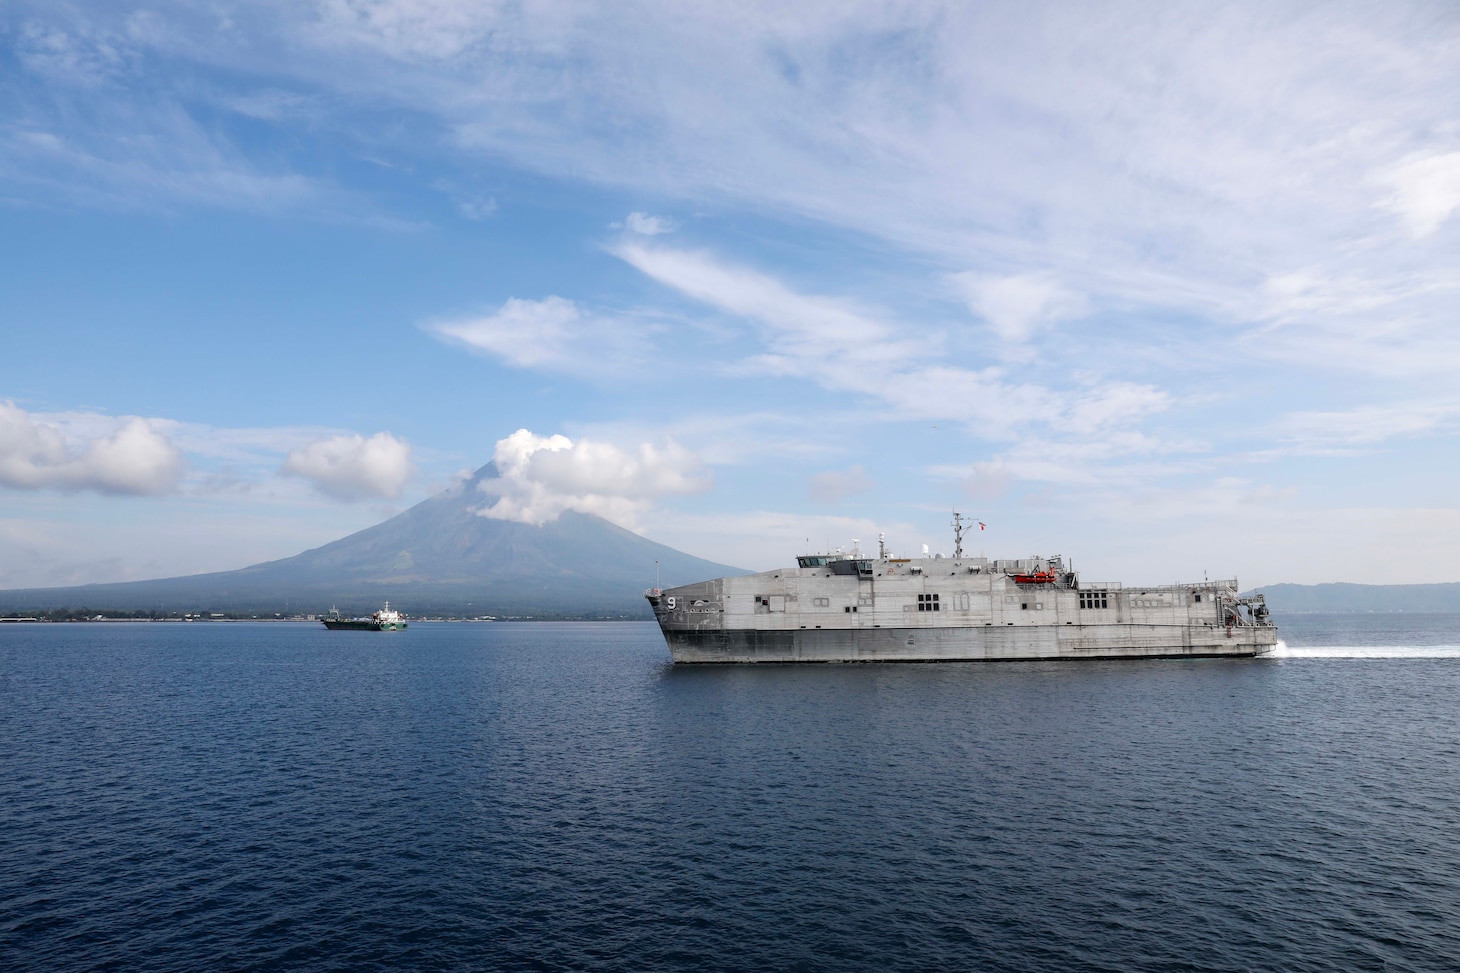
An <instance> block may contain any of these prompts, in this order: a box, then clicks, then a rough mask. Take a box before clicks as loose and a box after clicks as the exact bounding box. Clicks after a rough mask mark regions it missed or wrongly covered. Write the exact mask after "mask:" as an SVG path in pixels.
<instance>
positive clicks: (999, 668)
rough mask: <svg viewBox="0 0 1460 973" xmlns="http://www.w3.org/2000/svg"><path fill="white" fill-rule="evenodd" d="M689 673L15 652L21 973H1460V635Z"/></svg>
mask: <svg viewBox="0 0 1460 973" xmlns="http://www.w3.org/2000/svg"><path fill="white" fill-rule="evenodd" d="M1279 622H1280V624H1281V625H1282V629H1283V633H1284V639H1285V643H1286V645H1285V647H1284V649H1283V650H1282V651H1281V652H1280V653H1279V655H1278V657H1276V658H1272V659H1261V660H1197V661H1149V662H1116V663H1103V662H1084V663H1006V664H992V665H988V664H943V665H901V666H898V665H845V666H808V667H796V666H769V667H745V668H737V667H704V668H685V667H680V668H676V667H674V666H672V665H670V664H669V659H668V653H667V651H666V650H665V648H664V646H663V643H662V641H661V640H660V639H659V636H658V633H657V631H656V630H655V628H654V627H653V626H652V624H455V625H453V624H435V625H432V624H422V623H416V624H413V625H412V626H411V628H410V629H409V631H407V632H405V633H398V634H378V633H355V632H333V633H332V632H326V631H325V630H324V629H323V627H322V626H317V625H302V624H264V623H260V624H200V625H182V624H169V625H157V624H131V625H129V624H85V625H7V626H0V969H4V970H198V969H209V970H211V969H219V970H293V969H298V970H384V969H412V970H587V969H593V970H766V969H774V970H828V971H830V970H884V969H887V970H930V969H946V970H1082V971H1083V970H1110V971H1138V970H1162V971H1166V970H1169V971H1177V970H1182V971H1184V970H1455V969H1460V921H1457V919H1456V916H1460V799H1457V798H1460V793H1457V788H1460V659H1457V658H1456V657H1457V655H1460V616H1453V615H1451V616H1438V615H1437V616H1408V615H1379V616H1293V617H1291V618H1280V619H1279Z"/></svg>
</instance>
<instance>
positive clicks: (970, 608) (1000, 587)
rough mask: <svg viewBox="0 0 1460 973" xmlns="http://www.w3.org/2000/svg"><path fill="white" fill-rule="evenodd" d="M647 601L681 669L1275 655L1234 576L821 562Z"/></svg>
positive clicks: (1018, 564)
mask: <svg viewBox="0 0 1460 973" xmlns="http://www.w3.org/2000/svg"><path fill="white" fill-rule="evenodd" d="M800 560H801V562H802V563H800V564H799V565H798V567H796V568H784V569H781V570H779V571H763V572H760V573H758V574H752V575H742V576H738V577H729V578H719V579H716V580H714V581H701V582H697V583H695V584H688V585H680V586H678V587H675V588H669V589H664V590H660V589H658V588H653V589H650V590H649V591H647V592H645V596H646V597H647V598H648V600H649V604H650V605H651V607H652V608H653V610H654V617H655V619H656V620H657V621H658V623H659V627H660V630H661V631H662V632H663V633H664V640H665V642H666V643H667V644H668V647H669V652H670V655H671V656H672V657H673V659H674V661H675V662H684V663H718V662H726V663H748V662H749V663H754V662H965V661H998V660H1016V659H1142V658H1194V657H1205V656H1254V655H1260V654H1262V653H1263V652H1267V651H1269V650H1271V649H1272V648H1273V647H1275V646H1276V645H1277V638H1278V636H1277V629H1276V628H1275V627H1274V626H1273V624H1272V622H1271V620H1270V618H1269V617H1268V615H1267V610H1266V605H1265V602H1264V600H1263V599H1262V597H1261V596H1260V595H1255V596H1251V597H1246V598H1244V597H1242V596H1241V595H1239V594H1238V591H1239V588H1238V586H1237V581H1236V579H1225V580H1205V579H1203V580H1202V581H1200V582H1193V583H1190V584H1176V585H1155V586H1151V585H1143V586H1141V587H1131V588H1127V587H1125V586H1123V585H1120V584H1118V583H1115V582H1099V583H1086V582H1082V581H1081V580H1080V579H1079V576H1078V575H1077V574H1076V573H1075V572H1074V571H1073V570H1070V569H1068V568H1066V567H1065V566H1064V564H1063V561H1062V560H1061V559H1058V558H1022V559H1018V560H1010V561H990V560H988V559H986V558H984V557H981V556H980V557H977V558H962V557H955V558H951V559H948V558H939V557H934V558H918V559H894V558H890V557H881V556H879V557H878V558H875V559H874V558H860V557H857V558H841V559H839V560H833V559H831V558H829V557H823V556H808V557H805V558H802V559H800Z"/></svg>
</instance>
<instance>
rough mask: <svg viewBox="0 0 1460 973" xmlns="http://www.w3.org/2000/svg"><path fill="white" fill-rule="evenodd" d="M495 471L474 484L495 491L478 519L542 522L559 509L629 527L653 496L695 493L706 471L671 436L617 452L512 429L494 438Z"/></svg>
mask: <svg viewBox="0 0 1460 973" xmlns="http://www.w3.org/2000/svg"><path fill="white" fill-rule="evenodd" d="M492 461H493V462H494V463H495V464H496V467H497V472H498V477H497V478H496V479H493V480H486V481H483V482H482V483H481V484H480V489H481V490H482V492H483V493H486V494H488V495H490V496H494V497H496V500H495V502H493V503H492V504H491V506H489V507H485V508H483V509H482V510H480V511H478V512H479V513H480V514H481V515H482V516H484V517H492V518H494V519H497V520H515V521H518V522H520V523H524V524H545V523H548V522H549V521H553V520H556V519H557V518H558V515H559V514H561V513H562V512H563V511H565V510H576V511H578V512H580V513H589V514H596V515H597V516H600V517H603V518H605V519H606V520H611V521H613V522H615V523H618V524H622V525H623V526H625V527H633V526H635V524H636V523H637V521H638V518H639V517H640V516H641V515H643V514H644V513H645V512H646V511H647V510H648V509H649V507H650V506H651V505H652V504H653V502H654V501H655V500H657V499H659V498H660V497H665V496H672V495H683V494H691V493H700V492H702V491H704V490H707V489H709V488H710V485H711V477H710V474H709V473H708V471H706V470H705V469H704V466H703V464H702V463H701V461H700V459H699V457H698V456H696V455H695V454H694V453H691V452H689V451H688V450H686V449H684V448H683V447H681V446H678V445H677V444H675V443H673V442H668V443H665V444H664V445H662V446H655V445H652V444H650V443H642V444H640V445H639V446H638V447H637V448H635V449H633V450H623V449H620V448H619V447H617V446H615V445H613V444H611V443H600V442H593V441H591V440H588V439H579V440H578V441H577V442H576V443H575V442H573V441H572V440H571V439H569V438H568V437H567V436H562V435H554V436H537V435H534V434H533V433H532V432H530V431H528V430H526V429H519V430H517V431H516V432H514V433H513V434H512V435H510V436H508V437H507V438H506V439H501V440H498V441H497V447H496V450H495V451H494V452H493V455H492Z"/></svg>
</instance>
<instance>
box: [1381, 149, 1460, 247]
mask: <svg viewBox="0 0 1460 973" xmlns="http://www.w3.org/2000/svg"><path fill="white" fill-rule="evenodd" d="M1381 181H1382V182H1384V183H1387V184H1388V185H1389V186H1391V187H1392V188H1393V190H1394V192H1393V195H1391V196H1390V197H1388V198H1387V199H1386V200H1384V205H1385V206H1386V207H1388V208H1389V209H1391V210H1393V211H1394V212H1395V213H1396V214H1397V215H1398V216H1399V217H1400V219H1402V220H1403V221H1404V224H1405V226H1407V227H1408V228H1409V232H1410V233H1412V234H1414V236H1416V237H1425V236H1429V235H1430V234H1431V233H1434V232H1435V231H1436V230H1438V229H1439V228H1440V224H1442V223H1444V222H1445V221H1446V220H1448V219H1449V218H1450V217H1451V216H1453V215H1454V213H1455V211H1456V210H1457V209H1460V152H1446V153H1437V154H1429V155H1418V156H1413V157H1410V158H1408V159H1405V160H1404V161H1403V162H1400V163H1399V164H1398V165H1396V166H1394V167H1393V168H1392V169H1390V170H1389V171H1388V172H1386V173H1384V174H1383V176H1382V177H1381Z"/></svg>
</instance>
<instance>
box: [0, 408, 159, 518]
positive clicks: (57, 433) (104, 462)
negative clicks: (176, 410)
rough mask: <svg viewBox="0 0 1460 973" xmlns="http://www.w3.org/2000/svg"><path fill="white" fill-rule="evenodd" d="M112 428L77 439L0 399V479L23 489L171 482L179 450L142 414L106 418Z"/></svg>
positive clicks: (137, 487)
mask: <svg viewBox="0 0 1460 973" xmlns="http://www.w3.org/2000/svg"><path fill="white" fill-rule="evenodd" d="M108 424H109V425H110V426H112V428H111V429H110V430H109V431H106V432H101V433H98V434H96V435H93V436H91V437H88V438H85V439H83V440H82V441H80V442H74V441H70V440H68V437H67V436H66V435H65V434H64V432H63V431H62V430H61V429H60V428H59V427H57V426H56V425H53V424H51V423H47V422H43V421H40V420H37V419H36V418H35V417H33V416H31V415H30V414H29V413H27V412H26V411H25V410H23V409H21V408H19V407H18V406H16V405H15V403H13V402H0V484H5V485H7V486H12V487H18V488H20V489H26V490H38V489H54V490H63V491H75V490H91V491H95V492H97V493H114V494H136V495H158V494H163V493H170V492H172V491H173V490H175V489H176V488H177V485H178V481H179V480H180V479H181V477H182V473H183V466H184V464H183V458H182V454H181V453H180V452H179V451H178V449H177V448H176V447H175V446H174V445H173V444H172V442H171V441H170V440H169V439H168V438H167V437H166V436H165V435H163V434H162V433H160V432H158V431H157V430H156V429H155V428H154V427H153V425H152V423H151V422H149V421H148V420H146V419H142V418H139V417H137V416H131V417H126V418H121V419H116V420H112V421H111V422H110V423H108Z"/></svg>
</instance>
